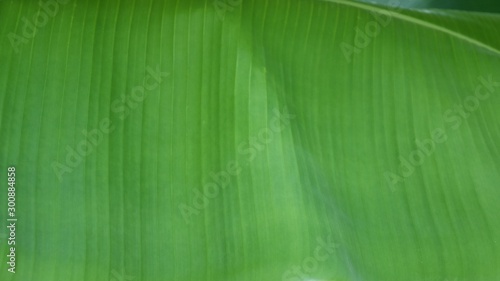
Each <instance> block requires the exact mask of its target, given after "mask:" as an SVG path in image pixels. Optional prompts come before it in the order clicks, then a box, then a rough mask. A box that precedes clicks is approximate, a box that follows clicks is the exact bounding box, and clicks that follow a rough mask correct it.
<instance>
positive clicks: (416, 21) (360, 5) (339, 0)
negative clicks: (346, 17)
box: [322, 0, 500, 55]
mask: <svg viewBox="0 0 500 281" xmlns="http://www.w3.org/2000/svg"><path fill="white" fill-rule="evenodd" d="M322 1H325V2H331V3H336V4H340V5H346V6H350V7H354V8H358V9H363V10H367V11H371V12H385V13H390V14H391V16H392V17H393V18H397V19H400V20H402V21H406V22H410V23H414V24H416V25H419V26H422V27H424V28H428V29H432V30H435V31H440V32H443V33H445V34H448V35H450V36H452V37H455V38H457V39H460V40H462V41H465V42H468V43H470V44H472V45H475V46H478V47H480V48H483V49H486V50H488V51H490V52H493V53H495V54H496V55H500V49H497V48H495V47H493V46H490V45H488V44H486V43H483V42H481V41H479V40H477V39H474V38H472V37H470V36H467V35H465V34H463V33H460V32H457V31H454V30H451V29H449V28H446V27H443V26H439V25H437V24H434V23H430V22H426V21H424V20H421V19H418V18H415V17H412V16H408V15H405V14H401V13H399V12H398V11H395V10H391V9H388V8H383V7H377V6H373V5H370V4H364V3H360V2H355V1H346V0H322Z"/></svg>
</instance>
